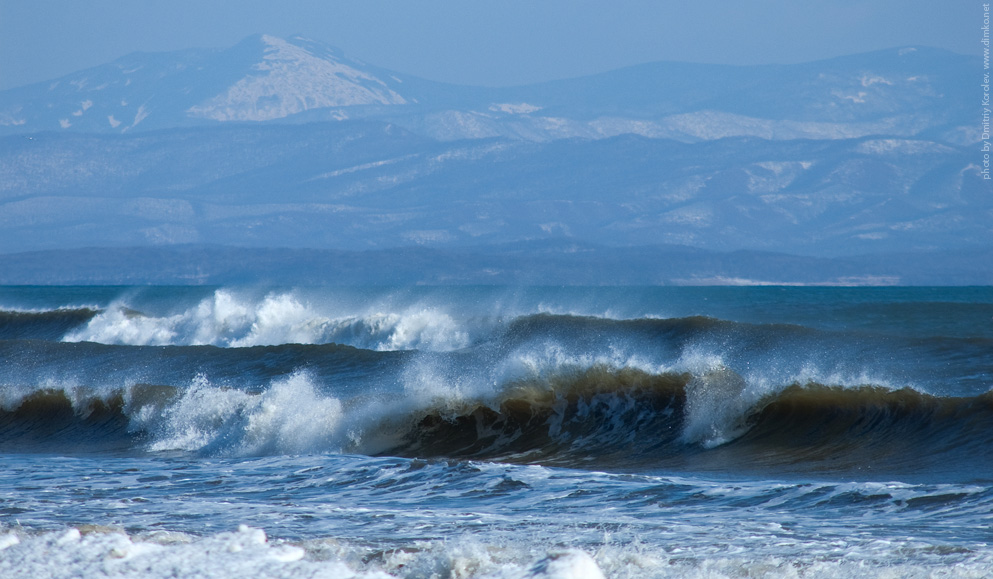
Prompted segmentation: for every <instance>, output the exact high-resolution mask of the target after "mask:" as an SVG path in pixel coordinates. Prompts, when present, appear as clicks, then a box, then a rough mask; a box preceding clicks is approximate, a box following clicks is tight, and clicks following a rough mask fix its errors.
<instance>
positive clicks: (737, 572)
mask: <svg viewBox="0 0 993 579" xmlns="http://www.w3.org/2000/svg"><path fill="white" fill-rule="evenodd" d="M838 547H839V548H841V547H842V545H838ZM848 547H853V546H852V545H849V546H848ZM782 548H783V549H785V550H784V553H783V555H782V556H770V555H755V556H750V555H749V554H748V553H747V552H734V551H733V550H731V551H726V552H724V553H723V554H722V553H713V554H710V555H701V554H700V553H699V552H698V551H696V550H694V549H688V548H684V547H682V546H681V545H680V544H678V543H676V544H672V545H667V546H665V547H664V548H663V547H658V546H656V547H654V548H653V547H650V546H647V545H641V544H628V545H618V544H606V545H603V546H601V547H600V548H599V549H597V550H596V551H595V552H593V553H589V552H586V551H585V550H582V549H575V548H573V549H555V548H552V549H547V550H546V549H542V547H541V545H540V544H539V545H534V544H531V543H529V542H526V541H521V542H519V543H518V542H509V543H508V542H506V541H501V542H500V543H499V544H486V543H485V542H482V541H481V540H480V539H471V538H456V539H452V540H450V541H445V542H431V543H424V544H419V545H418V547H417V548H416V549H395V550H382V551H379V552H370V551H369V549H368V548H363V547H361V546H358V545H352V544H350V543H349V542H348V541H347V540H346V541H339V540H336V539H333V538H328V539H323V540H321V539H317V540H310V541H307V542H304V543H300V544H291V543H287V542H283V541H279V540H270V539H269V538H268V537H267V536H266V534H265V532H264V531H262V530H261V529H257V528H251V527H247V526H241V527H240V528H238V529H237V530H236V531H230V532H222V533H218V534H214V535H209V536H204V537H194V536H189V535H183V534H176V533H157V534H151V535H145V536H129V535H127V534H124V533H121V532H87V533H85V534H84V533H81V532H80V531H79V530H77V529H75V528H70V529H67V530H61V531H55V532H47V533H42V534H35V535H32V534H23V533H14V532H7V533H6V534H5V535H0V575H2V576H3V577H5V578H9V579H28V578H30V579H49V578H51V579H54V578H57V577H92V578H111V577H143V578H147V579H157V578H160V577H161V578H166V577H203V578H209V579H228V578H239V579H240V578H242V577H271V578H274V579H280V578H297V577H315V578H316V577H327V578H332V577H333V578H336V579H388V578H400V577H403V578H415V577H459V578H462V579H602V578H603V577H605V576H606V577H646V578H683V579H702V578H710V579H721V578H732V577H767V578H770V579H780V578H784V579H785V578H789V579H796V578H799V577H803V578H808V579H849V578H854V577H859V578H888V577H939V576H940V577H949V578H979V577H986V576H988V572H989V565H990V564H991V563H993V561H991V557H990V555H989V554H988V553H973V554H971V555H970V556H968V557H962V558H960V559H961V560H958V561H957V562H956V563H955V564H949V562H948V561H944V560H942V559H941V557H938V558H937V559H935V560H934V561H929V560H928V559H929V555H928V553H929V550H930V549H931V547H930V546H929V545H927V544H923V543H918V542H914V541H909V540H906V541H899V540H898V541H894V542H890V541H872V542H868V543H866V544H863V545H860V546H858V547H855V550H854V551H840V552H837V553H835V554H834V555H829V554H820V555H818V554H816V552H817V550H816V549H814V550H813V551H811V552H808V551H807V550H806V549H805V547H804V545H803V544H796V545H793V544H789V545H786V544H784V545H782ZM915 554H916V555H917V556H918V557H919V559H917V560H914V559H915V557H914V555H915ZM364 555H373V556H371V557H364ZM364 558H365V559H366V560H367V561H368V562H363V559H364Z"/></svg>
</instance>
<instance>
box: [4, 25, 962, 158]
mask: <svg viewBox="0 0 993 579" xmlns="http://www.w3.org/2000/svg"><path fill="white" fill-rule="evenodd" d="M976 66H978V57H971V56H963V55H958V54H954V53H950V52H946V51H942V50H937V49H931V48H925V47H906V48H901V49H892V50H885V51H879V52H875V53H869V54H863V55H856V56H850V57H841V58H835V59H831V60H825V61H818V62H813V63H805V64H798V65H776V66H773V65H768V66H718V65H700V64H685V63H653V64H645V65H639V66H633V67H629V68H625V69H620V70H616V71H612V72H606V73H602V74H597V75H593V76H589V77H582V78H578V79H571V80H563V81H554V82H546V83H540V84H535V85H528V86H521V87H509V88H492V89H491V88H481V87H462V86H455V85H447V84H443V83H435V82H431V81H426V80H423V79H418V78H415V77H411V76H409V75H403V74H401V73H396V72H393V71H388V70H385V69H380V68H376V67H374V66H371V65H368V64H365V63H362V62H359V61H356V60H351V59H348V58H347V57H345V56H344V55H343V54H342V53H341V51H339V50H337V49H335V48H334V47H331V46H329V45H326V44H323V43H320V42H317V41H313V40H309V39H306V38H303V37H292V38H289V39H285V40H284V39H280V38H277V37H274V36H270V35H255V36H251V37H249V38H246V39H245V40H243V41H242V42H241V43H239V44H238V45H236V46H234V47H232V48H229V49H226V50H185V51H179V52H170V53H159V54H150V53H135V54H131V55H128V56H125V57H123V58H121V59H118V60H116V61H114V62H112V63H109V64H106V65H103V66H99V67H95V68H91V69H87V70H84V71H80V72H78V73H74V74H71V75H67V76H65V77H63V78H60V79H56V80H53V81H50V82H45V83H37V84H34V85H30V86H26V87H20V88H16V89H11V90H7V91H3V92H0V134H25V133H33V132H39V131H84V132H101V133H112V132H118V133H123V132H128V131H136V130H138V131H142V130H153V129H162V128H175V127H184V126H204V125H206V126H210V125H211V124H214V123H223V122H245V121H253V122H265V121H280V122H306V121H313V120H342V119H380V120H385V121H389V122H392V123H395V124H398V125H400V126H403V127H405V128H407V129H409V130H412V131H414V132H416V133H419V134H424V135H426V136H430V137H432V138H438V139H443V140H457V139H463V138H489V137H497V136H500V137H509V138H516V139H525V140H538V141H542V140H545V141H547V140H554V139H558V138H605V137H612V136H617V135H620V134H638V135H641V136H645V137H650V138H674V139H678V140H683V141H688V142H691V141H699V140H710V139H715V138H724V137H729V136H757V137H760V138H765V139H795V138H816V139H839V138H857V137H862V136H866V135H870V134H888V135H899V136H904V137H907V136H921V135H926V136H929V137H930V138H938V139H939V140H942V141H950V142H954V143H956V144H965V143H967V142H972V141H973V140H975V139H977V138H978V136H976V135H972V134H971V133H972V132H975V131H974V130H973V128H972V127H971V125H972V124H974V123H971V121H972V119H971V116H970V114H971V112H972V109H971V108H970V107H969V101H968V98H967V95H968V94H969V93H968V91H967V90H964V89H965V87H966V86H969V82H970V81H969V79H970V78H971V76H970V72H971V71H973V70H975V67H976ZM296 117H299V118H296Z"/></svg>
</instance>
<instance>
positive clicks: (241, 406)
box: [0, 365, 993, 476]
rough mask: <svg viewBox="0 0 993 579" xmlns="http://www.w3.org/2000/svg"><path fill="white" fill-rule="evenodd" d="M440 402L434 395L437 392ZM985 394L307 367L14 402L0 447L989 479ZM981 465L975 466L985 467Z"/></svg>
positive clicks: (670, 376)
mask: <svg viewBox="0 0 993 579" xmlns="http://www.w3.org/2000/svg"><path fill="white" fill-rule="evenodd" d="M446 392H447V394H446ZM991 420H993V393H987V394H983V395H980V396H972V397H939V396H933V395H929V394H926V393H921V392H918V391H915V390H911V389H906V388H904V389H892V388H886V387H882V386H878V385H871V384H867V385H863V386H857V387H850V386H839V385H825V384H819V383H804V384H800V383H794V384H787V385H783V386H782V387H780V388H778V389H775V390H773V391H764V393H763V391H759V390H756V389H754V388H752V387H750V386H749V384H748V383H747V381H746V380H744V378H743V377H742V376H740V375H739V374H737V373H736V372H734V371H733V370H731V369H730V368H727V367H724V366H720V365H718V366H716V367H713V368H710V369H708V370H706V371H702V372H699V371H698V372H689V371H663V372H658V373H652V372H647V371H645V370H642V369H637V368H631V367H627V368H616V367H610V366H604V365H594V366H591V367H586V368H585V369H573V370H560V371H558V372H553V373H544V374H534V373H531V374H530V376H529V377H528V376H525V377H520V378H517V379H512V380H510V381H507V382H505V383H503V384H501V385H500V386H499V387H497V388H495V389H493V390H491V391H489V392H486V393H481V392H480V391H473V390H471V389H458V388H448V389H445V388H435V389H434V390H418V389H416V388H410V389H408V390H406V391H405V393H403V394H397V393H389V392H381V393H374V392H367V393H364V394H360V395H357V396H352V397H348V398H344V397H340V396H334V395H331V394H329V393H328V391H327V389H326V388H323V387H321V385H319V384H318V383H317V382H316V380H315V379H314V377H313V376H311V375H309V374H308V373H307V372H297V373H295V374H292V375H290V376H287V377H284V378H280V379H277V380H274V381H273V382H272V383H271V385H270V386H268V387H267V388H265V389H262V390H258V391H248V390H242V389H237V388H230V387H224V386H219V385H214V384H211V383H210V382H209V380H207V379H206V378H205V377H202V376H200V377H198V378H196V379H195V380H194V381H193V382H192V383H191V384H189V385H185V386H183V387H171V386H151V385H135V386H132V387H129V388H126V389H122V390H118V391H114V392H112V393H106V392H104V393H99V394H98V393H95V392H88V391H87V390H86V389H82V388H73V389H66V390H56V389H51V388H46V389H40V390H35V391H27V392H24V393H22V396H20V397H19V398H17V397H8V399H7V400H5V401H3V406H2V410H0V425H2V427H0V428H2V429H0V440H2V441H3V443H2V445H3V447H4V450H6V451H21V452H24V451H31V450H32V449H34V450H39V449H41V450H49V451H50V450H57V451H58V452H75V451H80V452H87V451H107V450H114V451H120V450H122V449H123V448H129V449H130V450H131V451H133V452H153V453H155V452H182V453H196V454H203V455H216V456H259V455H278V454H301V453H302V454H306V453H329V452H330V453H355V454H366V455H392V456H405V457H434V458H455V459H480V460H493V461H504V462H513V463H535V464H542V465H552V466H564V467H571V468H583V469H591V468H592V469H600V468H610V469H613V470H618V471H630V472H645V471H657V470H659V469H686V468H692V469H695V470H697V471H708V470H722V471H726V470H731V471H750V470H763V469H768V470H769V471H770V472H775V471H782V470H784V469H785V470H786V471H802V472H820V473H824V474H831V473H853V472H859V471H860V470H861V471H863V472H866V473H867V474H868V473H869V472H872V473H886V472H900V473H911V474H913V473H929V472H930V473H935V472H941V471H944V472H948V471H949V469H952V470H954V469H959V468H965V467H966V466H967V467H968V468H969V469H971V470H970V472H971V473H972V476H989V475H991V474H993V472H987V471H988V470H989V466H990V465H993V461H991V460H990V459H991V458H993V457H991V456H990V451H989V450H988V449H989V448H993V435H991V434H990V432H989V429H988V428H987V425H988V424H989V423H990V421H991ZM984 468H985V469H986V470H984Z"/></svg>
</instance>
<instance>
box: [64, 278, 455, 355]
mask: <svg viewBox="0 0 993 579" xmlns="http://www.w3.org/2000/svg"><path fill="white" fill-rule="evenodd" d="M329 310H330V311H329ZM469 339H470V336H469V332H468V331H467V330H466V329H465V328H463V327H461V325H460V323H459V322H458V321H456V320H455V319H454V318H453V317H452V316H451V315H450V314H449V313H447V312H446V311H445V310H444V309H441V308H438V307H434V306H422V305H419V304H411V305H409V306H407V307H404V308H401V309H400V310H399V311H385V312H384V311H382V310H380V309H378V308H377V305H375V304H373V305H371V306H367V307H366V308H365V309H363V310H360V311H335V308H334V307H333V306H330V307H329V306H325V307H322V306H320V305H316V304H314V303H311V302H309V301H307V300H304V299H302V298H300V297H299V296H297V295H295V294H293V293H292V292H290V293H270V294H267V295H265V296H264V297H262V298H261V299H258V298H254V297H252V296H242V295H238V294H236V293H234V292H232V291H229V290H217V291H215V292H214V293H213V295H211V296H210V297H208V298H206V299H204V300H202V301H200V302H199V303H198V304H196V305H195V306H193V307H191V308H188V309H186V310H185V311H182V312H179V313H176V314H170V315H162V316H154V315H146V314H143V313H141V312H138V311H135V310H133V309H131V308H130V307H129V306H128V305H127V304H126V303H123V302H119V303H115V304H112V305H111V306H110V307H108V308H107V309H106V310H105V311H103V312H101V313H100V314H98V315H97V316H95V317H94V318H93V319H92V320H90V321H89V323H87V324H86V325H85V326H84V327H82V328H80V329H78V330H75V331H73V332H70V333H69V334H67V335H66V336H65V338H64V341H67V342H82V341H87V342H98V343H103V344H119V345H133V346H148V345H152V346H164V345H191V346H192V345H213V346H222V347H232V348H237V347H248V346H269V345H277V344H325V343H332V342H333V343H340V344H347V345H351V346H355V347H359V348H367V349H373V350H407V349H424V350H433V351H447V350H455V349H459V348H464V347H465V346H467V345H468V344H469Z"/></svg>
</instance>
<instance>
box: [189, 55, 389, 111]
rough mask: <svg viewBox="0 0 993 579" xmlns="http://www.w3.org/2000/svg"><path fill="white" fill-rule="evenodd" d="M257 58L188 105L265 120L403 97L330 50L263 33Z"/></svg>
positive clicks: (192, 109)
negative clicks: (220, 88)
mask: <svg viewBox="0 0 993 579" xmlns="http://www.w3.org/2000/svg"><path fill="white" fill-rule="evenodd" d="M261 40H262V42H263V43H264V45H265V48H264V56H263V58H262V61H261V62H258V63H257V64H255V65H254V66H253V67H252V68H253V70H252V72H251V74H249V75H247V76H245V77H243V78H242V79H240V80H238V81H237V82H236V83H234V84H233V85H231V86H230V87H229V88H228V89H227V90H226V91H224V92H222V93H221V94H218V95H217V96H214V97H213V98H210V99H208V100H206V101H204V102H202V103H199V104H196V105H194V106H192V107H190V108H189V109H188V112H189V114H190V115H191V116H194V117H200V118H207V119H213V120H217V121H267V120H272V119H278V118H283V117H287V116H289V115H293V114H296V113H300V112H303V111H306V110H310V109H316V108H325V107H347V106H355V105H400V104H406V102H407V101H406V100H405V99H404V98H403V97H402V96H400V95H399V94H397V93H396V92H395V91H394V90H392V89H391V88H390V87H389V86H388V85H387V84H386V83H385V82H383V81H382V80H380V79H379V78H377V77H375V76H373V75H372V74H369V73H367V72H364V71H361V70H359V69H357V68H355V67H353V66H350V65H349V64H347V63H346V62H345V61H343V60H341V59H338V58H335V57H334V56H330V55H328V56H323V57H320V56H317V55H315V54H313V53H312V52H311V51H310V50H308V49H307V48H306V47H305V46H300V45H298V44H294V43H292V42H289V41H287V40H283V39H281V38H277V37H275V36H269V35H263V36H262V37H261Z"/></svg>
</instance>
